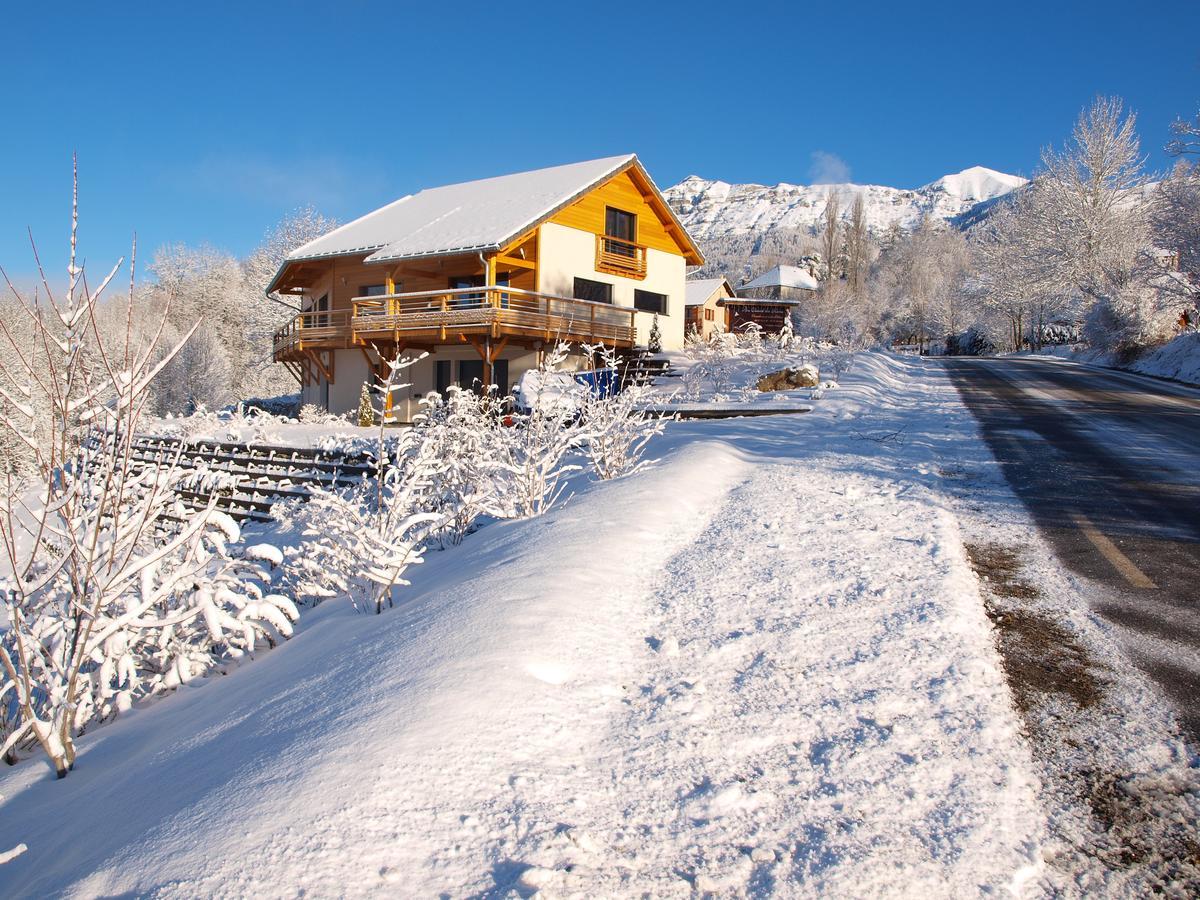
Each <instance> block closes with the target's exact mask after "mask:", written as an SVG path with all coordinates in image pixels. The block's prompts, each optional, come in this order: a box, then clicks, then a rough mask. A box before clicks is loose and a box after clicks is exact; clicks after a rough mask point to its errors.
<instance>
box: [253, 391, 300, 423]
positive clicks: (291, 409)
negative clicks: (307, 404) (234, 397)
mask: <svg viewBox="0 0 1200 900" xmlns="http://www.w3.org/2000/svg"><path fill="white" fill-rule="evenodd" d="M238 409H240V410H241V412H242V413H243V414H244V415H246V416H253V415H257V414H264V413H265V414H266V415H269V416H275V417H277V418H280V419H297V418H299V416H300V395H299V394H280V395H279V396H278V397H251V398H249V399H248V400H244V401H242V402H241V403H239V404H238Z"/></svg>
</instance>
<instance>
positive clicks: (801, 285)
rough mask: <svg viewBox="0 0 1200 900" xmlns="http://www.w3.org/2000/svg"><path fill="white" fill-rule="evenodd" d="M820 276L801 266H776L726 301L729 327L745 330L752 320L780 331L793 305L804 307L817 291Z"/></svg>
mask: <svg viewBox="0 0 1200 900" xmlns="http://www.w3.org/2000/svg"><path fill="white" fill-rule="evenodd" d="M817 286H818V285H817V279H816V278H815V277H814V276H813V274H812V273H811V272H810V271H808V269H804V268H801V267H800V266H776V267H775V268H773V269H771V270H770V271H769V272H765V273H763V274H762V275H759V276H758V277H757V278H755V279H754V280H753V281H749V282H747V283H746V284H743V285H742V286H741V287H740V288H738V290H737V297H736V298H733V299H730V300H726V301H725V305H726V306H727V307H728V309H729V330H730V331H741V330H742V329H744V328H745V327H746V326H747V325H748V324H750V323H751V322H753V323H755V324H757V325H758V326H759V327H760V328H762V330H763V331H765V332H767V333H769V334H777V333H778V332H779V331H780V329H782V328H783V322H784V320H785V319H786V318H787V317H788V316H789V315H790V314H791V310H792V307H796V306H802V305H804V303H805V302H807V300H808V299H809V298H811V297H812V296H813V292H814V291H816V290H817Z"/></svg>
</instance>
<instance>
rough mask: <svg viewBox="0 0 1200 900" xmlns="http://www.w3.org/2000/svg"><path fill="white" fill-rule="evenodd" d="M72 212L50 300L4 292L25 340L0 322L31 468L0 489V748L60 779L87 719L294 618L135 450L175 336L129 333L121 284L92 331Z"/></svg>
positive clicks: (12, 402) (170, 471)
mask: <svg viewBox="0 0 1200 900" xmlns="http://www.w3.org/2000/svg"><path fill="white" fill-rule="evenodd" d="M75 196H76V197H77V196H78V193H77V190H76V195H75ZM76 210H77V203H73V204H72V226H71V252H70V256H69V263H68V267H67V282H66V284H67V286H66V290H65V293H64V294H62V295H56V294H55V293H54V292H52V291H51V289H50V287H49V284H48V283H47V282H46V280H45V279H44V278H43V280H42V295H41V302H38V303H33V302H31V301H30V300H28V299H27V298H26V297H24V296H23V295H22V294H21V293H20V292H19V291H17V290H16V289H15V288H12V285H11V284H10V285H9V287H10V289H11V290H12V294H13V298H14V300H15V302H16V303H17V304H18V306H19V307H20V309H21V310H22V312H23V313H24V316H25V321H26V324H27V328H28V332H27V333H26V332H20V331H16V332H15V331H13V330H12V329H10V328H9V327H8V326H7V324H5V323H0V346H2V347H3V352H0V372H2V373H3V378H2V379H0V380H2V382H3V384H4V385H7V386H11V389H9V388H7V387H6V388H3V389H0V393H2V394H3V396H4V399H5V401H6V403H7V408H6V410H5V412H4V413H3V414H2V415H0V428H2V429H3V430H5V431H6V432H7V433H8V434H9V435H10V436H12V437H14V438H15V439H17V440H18V441H20V442H21V443H23V444H24V445H25V447H26V449H27V452H28V454H29V456H30V459H31V460H32V466H31V469H32V472H31V474H30V476H29V477H28V478H27V479H24V480H21V481H18V480H14V479H13V478H12V477H9V478H8V479H7V481H6V485H5V489H4V491H3V492H2V493H0V550H2V551H3V553H4V556H5V560H4V561H5V566H4V569H3V571H4V572H5V574H4V575H3V576H0V599H2V602H3V604H4V609H5V613H6V614H7V619H8V628H7V630H6V631H5V632H4V634H3V635H2V636H0V719H2V720H3V727H2V728H0V733H2V734H3V735H4V742H3V746H0V752H2V753H5V754H8V755H11V753H12V751H13V750H14V749H15V748H16V747H19V746H26V745H40V747H41V748H42V750H43V751H44V752H45V754H46V756H47V757H48V758H49V759H50V761H51V763H52V765H53V766H54V768H55V771H56V772H57V774H58V776H59V777H60V778H61V777H64V776H65V775H66V774H67V773H68V772H69V771H70V770H71V769H72V768H73V766H74V764H75V738H76V737H77V736H78V735H79V734H80V733H81V732H82V730H83V729H85V728H86V727H87V726H88V725H89V724H90V723H92V722H95V721H99V720H103V719H106V718H109V717H111V716H113V715H115V714H117V713H118V712H120V711H121V710H123V709H125V708H127V707H128V706H129V705H130V704H131V703H133V702H135V701H136V700H137V699H139V698H141V697H144V696H147V695H149V694H152V693H156V692H158V691H162V690H167V689H169V688H171V687H173V686H174V685H177V684H180V683H182V682H184V681H186V680H188V679H189V678H191V677H193V676H194V675H196V674H198V673H200V672H202V671H207V669H209V668H211V667H212V666H214V665H218V664H219V663H220V660H221V659H223V658H232V657H236V656H238V655H240V654H242V653H244V652H245V651H247V650H250V649H253V646H254V645H255V643H256V641H257V640H258V638H259V637H261V636H263V635H268V636H270V638H271V639H274V638H276V637H286V635H287V634H288V633H289V630H290V627H289V625H288V620H289V619H290V618H292V617H293V616H294V609H293V608H292V607H291V605H290V603H289V602H288V601H287V600H286V599H285V598H282V597H279V596H277V595H274V594H272V593H270V592H269V591H268V590H267V589H266V587H265V583H264V582H259V583H255V584H251V583H250V581H249V580H248V573H247V572H246V571H245V570H243V569H241V568H240V566H241V560H240V557H239V555H238V550H237V549H236V546H235V545H234V541H236V538H237V533H236V526H234V525H233V523H232V522H231V521H230V520H229V519H228V517H226V516H224V515H223V514H221V513H218V512H216V511H215V509H214V508H213V506H212V504H210V505H209V506H208V507H207V508H202V509H199V510H196V509H191V508H189V507H187V506H185V505H184V504H182V503H181V502H180V501H179V498H178V495H177V494H176V493H175V488H176V487H177V486H178V485H179V484H180V483H181V482H182V480H183V478H184V477H185V474H184V472H183V471H182V470H181V469H180V468H179V466H178V465H177V462H178V459H177V456H172V455H169V454H168V455H165V456H163V457H162V458H157V459H155V458H148V457H147V455H146V454H145V453H144V452H143V451H142V450H141V449H140V448H139V447H138V445H137V443H136V442H135V435H136V433H137V430H138V426H139V423H140V421H141V418H142V416H143V415H144V414H145V413H146V412H147V408H148V405H149V402H150V391H151V386H152V383H153V381H154V379H155V378H156V377H157V376H158V374H159V373H160V371H161V370H162V368H163V367H164V366H165V365H166V364H167V363H168V362H169V361H170V359H171V358H172V357H173V356H174V354H175V353H177V352H178V349H179V346H180V344H181V343H182V342H184V341H186V340H187V338H188V337H190V336H191V331H188V332H185V333H184V335H183V336H182V338H181V340H180V341H179V342H176V343H174V344H165V343H164V339H163V335H164V334H165V333H166V331H167V326H168V318H169V309H164V310H163V314H162V316H161V317H160V319H159V320H158V322H157V323H156V325H155V326H154V330H153V336H152V338H151V339H150V340H149V341H146V342H139V341H138V340H136V339H135V328H134V322H135V318H136V317H137V315H138V312H137V311H136V304H135V296H134V290H133V277H132V274H131V277H130V288H129V293H128V296H127V298H126V301H125V303H124V304H121V305H120V318H122V319H123V320H124V322H125V323H126V327H125V329H124V331H123V332H119V333H117V334H115V335H114V334H106V333H105V332H104V331H102V330H101V327H100V321H101V315H100V310H101V307H102V300H103V295H104V293H105V291H106V290H107V288H108V285H109V284H110V283H111V282H112V280H113V278H114V277H115V276H116V274H117V271H118V269H119V268H120V266H121V262H118V263H117V265H116V266H114V267H113V269H112V270H111V271H110V272H109V273H108V275H107V276H106V277H104V278H103V279H101V280H100V281H99V282H98V283H95V284H94V283H92V282H90V281H89V280H88V278H87V277H86V274H85V272H84V270H83V267H82V266H81V265H79V264H78V257H77V255H76V247H77V233H78V230H77V229H78V217H77V213H76ZM131 273H132V265H131ZM6 280H7V278H6ZM193 330H194V328H193ZM30 335H31V336H32V340H30V339H29V336H30ZM43 404H44V408H43Z"/></svg>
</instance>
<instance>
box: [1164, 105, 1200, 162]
mask: <svg viewBox="0 0 1200 900" xmlns="http://www.w3.org/2000/svg"><path fill="white" fill-rule="evenodd" d="M1171 134H1173V135H1175V137H1173V138H1172V139H1171V140H1170V141H1169V142H1168V143H1167V152H1168V153H1169V154H1171V155H1172V156H1183V155H1185V154H1189V155H1195V154H1200V112H1198V113H1196V117H1195V118H1194V119H1192V120H1191V121H1190V122H1189V121H1188V120H1187V119H1176V120H1175V121H1174V122H1172V123H1171Z"/></svg>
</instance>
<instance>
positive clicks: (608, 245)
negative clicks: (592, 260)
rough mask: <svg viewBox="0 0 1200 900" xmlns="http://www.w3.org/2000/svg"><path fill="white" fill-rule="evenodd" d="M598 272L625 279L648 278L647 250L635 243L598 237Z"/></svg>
mask: <svg viewBox="0 0 1200 900" xmlns="http://www.w3.org/2000/svg"><path fill="white" fill-rule="evenodd" d="M596 271H597V272H607V273H608V274H610V275H621V276H624V277H625V278H637V279H642V278H645V277H646V248H645V246H644V245H642V244H635V243H634V242H633V241H625V240H622V239H621V238H615V237H610V236H609V235H607V234H598V235H596Z"/></svg>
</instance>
